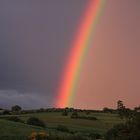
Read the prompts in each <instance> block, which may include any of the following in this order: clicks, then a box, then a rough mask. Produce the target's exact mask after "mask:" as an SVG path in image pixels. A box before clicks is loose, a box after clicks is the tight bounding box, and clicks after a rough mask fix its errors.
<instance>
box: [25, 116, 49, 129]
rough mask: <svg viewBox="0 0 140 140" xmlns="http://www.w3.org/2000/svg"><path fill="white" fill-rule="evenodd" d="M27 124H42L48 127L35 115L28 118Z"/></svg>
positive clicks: (41, 125)
mask: <svg viewBox="0 0 140 140" xmlns="http://www.w3.org/2000/svg"><path fill="white" fill-rule="evenodd" d="M27 124H29V125H35V126H40V127H44V128H45V127H46V124H45V123H44V122H43V121H42V120H40V119H38V118H35V117H30V118H29V119H28V120H27Z"/></svg>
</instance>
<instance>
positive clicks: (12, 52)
mask: <svg viewBox="0 0 140 140" xmlns="http://www.w3.org/2000/svg"><path fill="white" fill-rule="evenodd" d="M89 1H90V0H42V1H39V0H30V1H28V0H24V1H19V0H12V1H10V0H1V1H0V107H5V108H7V107H10V106H12V105H15V104H19V105H21V106H22V107H23V108H41V107H54V104H55V102H56V101H57V98H56V97H57V92H58V88H59V85H60V79H61V77H62V71H63V70H64V68H65V65H66V61H67V57H68V54H69V51H70V49H71V45H70V44H71V42H72V40H73V36H74V33H75V32H76V30H77V29H78V26H79V25H80V23H79V22H80V20H79V19H80V18H81V17H82V15H83V13H84V11H85V9H86V7H87V5H88V3H89ZM139 60H140V1H139V0H133V1H132V0H123V1H122V0H113V1H112V0H106V4H105V7H104V9H103V11H102V14H101V16H100V19H99V21H98V24H97V27H96V30H95V35H94V37H93V43H92V46H91V47H90V50H89V52H88V53H87V56H86V58H85V61H84V63H83V68H82V70H81V73H80V79H79V81H78V86H77V90H76V94H75V95H74V96H75V98H74V103H73V107H75V108H89V109H101V108H103V107H113V108H115V107H116V102H117V100H123V101H124V103H125V104H126V106H128V107H131V108H132V107H134V106H138V105H140V73H139V72H140V63H139Z"/></svg>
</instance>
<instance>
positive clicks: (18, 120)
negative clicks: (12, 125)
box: [5, 116, 24, 123]
mask: <svg viewBox="0 0 140 140" xmlns="http://www.w3.org/2000/svg"><path fill="white" fill-rule="evenodd" d="M5 119H6V120H9V121H13V122H21V123H24V121H23V120H21V119H20V118H18V117H16V116H11V117H7V118H5Z"/></svg>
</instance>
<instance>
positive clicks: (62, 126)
mask: <svg viewBox="0 0 140 140" xmlns="http://www.w3.org/2000/svg"><path fill="white" fill-rule="evenodd" d="M56 129H57V130H58V131H62V132H69V129H68V128H67V127H66V126H64V125H58V126H57V128H56Z"/></svg>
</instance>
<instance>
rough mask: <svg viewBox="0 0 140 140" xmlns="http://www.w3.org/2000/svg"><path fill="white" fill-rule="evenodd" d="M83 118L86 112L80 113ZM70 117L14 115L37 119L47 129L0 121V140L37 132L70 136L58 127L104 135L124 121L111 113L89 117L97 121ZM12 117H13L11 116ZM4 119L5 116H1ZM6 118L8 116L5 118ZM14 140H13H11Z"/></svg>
mask: <svg viewBox="0 0 140 140" xmlns="http://www.w3.org/2000/svg"><path fill="white" fill-rule="evenodd" d="M78 114H79V115H81V116H83V115H86V114H85V112H80V113H78ZM70 115H71V114H70V113H69V116H62V113H61V112H48V113H33V114H24V115H12V116H18V117H19V118H20V119H22V120H24V121H25V122H26V120H27V119H28V118H29V117H32V116H33V117H37V118H39V119H41V120H43V121H44V122H45V123H46V126H47V127H46V128H45V129H43V128H40V127H36V126H31V125H27V124H24V123H18V122H11V121H8V120H4V119H2V118H1V119H0V140H1V138H2V137H3V139H4V136H9V137H11V138H12V137H14V136H17V137H18V136H19V137H25V136H28V135H29V134H31V132H34V131H35V132H36V131H46V132H48V133H51V134H55V135H70V134H67V133H66V132H65V133H62V132H59V131H58V130H56V128H57V126H58V125H64V126H66V127H67V128H68V129H69V130H70V131H71V132H75V133H89V132H91V133H92V132H94V133H99V134H104V133H105V132H106V131H107V130H109V129H110V128H112V127H113V125H115V124H118V123H121V122H122V120H121V119H120V118H119V117H118V115H117V114H111V113H90V115H89V116H94V117H96V118H97V120H83V119H71V118H70ZM10 116H11V115H10ZM1 117H4V116H1ZM5 117H6V116H5ZM11 140H12V139H11ZM13 140H15V139H14V138H13Z"/></svg>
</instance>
